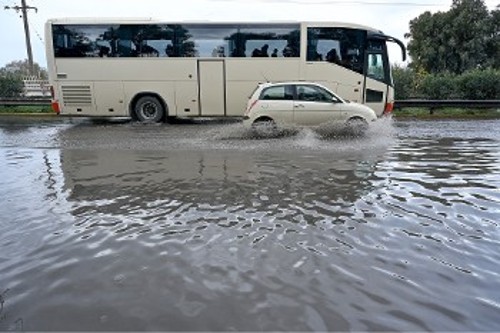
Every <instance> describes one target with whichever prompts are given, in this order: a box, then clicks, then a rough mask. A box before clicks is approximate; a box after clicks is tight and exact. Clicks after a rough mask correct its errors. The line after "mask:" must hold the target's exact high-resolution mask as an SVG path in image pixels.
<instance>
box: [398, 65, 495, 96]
mask: <svg viewBox="0 0 500 333" xmlns="http://www.w3.org/2000/svg"><path fill="white" fill-rule="evenodd" d="M393 78H394V89H395V95H396V99H397V100H404V99H409V98H422V99H472V100H484V99H500V71H499V70H495V69H475V70H472V71H468V72H465V73H463V74H461V75H455V74H450V73H440V74H428V73H425V72H415V70H413V69H411V68H402V67H397V66H395V67H393Z"/></svg>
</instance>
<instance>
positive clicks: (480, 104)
mask: <svg viewBox="0 0 500 333" xmlns="http://www.w3.org/2000/svg"><path fill="white" fill-rule="evenodd" d="M24 105H34V106H38V105H50V98H43V97H41V98H40V97H37V98H33V97H31V98H0V106H24ZM394 107H395V108H397V109H401V108H415V107H421V108H429V109H439V108H446V107H460V108H476V109H495V108H500V100H459V99H456V100H427V99H407V100H401V101H396V102H395V103H394Z"/></svg>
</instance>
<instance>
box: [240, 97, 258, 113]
mask: <svg viewBox="0 0 500 333" xmlns="http://www.w3.org/2000/svg"><path fill="white" fill-rule="evenodd" d="M258 101H259V100H258V99H256V100H255V101H253V102H252V104H250V106H249V107H248V109H246V111H245V114H244V115H245V116H248V114H249V113H250V111H251V110H252V108H253V107H254V106H255V104H257V102H258Z"/></svg>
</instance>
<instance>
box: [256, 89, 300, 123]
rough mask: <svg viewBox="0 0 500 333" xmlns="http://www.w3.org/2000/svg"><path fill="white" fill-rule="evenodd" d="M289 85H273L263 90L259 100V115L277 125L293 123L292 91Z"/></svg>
mask: <svg viewBox="0 0 500 333" xmlns="http://www.w3.org/2000/svg"><path fill="white" fill-rule="evenodd" d="M292 89H293V88H292V86H290V85H275V86H271V87H268V88H265V89H264V90H263V91H262V93H261V95H260V100H259V103H258V104H259V105H258V108H259V114H260V115H261V116H268V117H270V118H271V119H273V120H274V121H275V122H277V123H292V122H293V90H292Z"/></svg>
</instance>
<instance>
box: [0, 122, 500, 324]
mask: <svg viewBox="0 0 500 333" xmlns="http://www.w3.org/2000/svg"><path fill="white" fill-rule="evenodd" d="M499 128H500V122H499V121H434V122H423V121H406V122H403V121H394V122H391V121H385V122H380V123H379V124H376V125H375V126H373V128H371V129H370V130H369V132H368V133H367V134H366V136H364V137H357V138H356V137H349V136H347V137H345V136H341V135H336V134H335V133H333V134H332V133H330V134H328V135H325V133H319V134H318V133H317V132H314V131H311V130H296V131H295V132H293V133H285V135H280V136H278V137H275V138H272V137H271V138H269V137H268V138H259V137H255V136H253V135H252V133H249V132H248V131H245V130H244V129H243V128H242V126H241V124H239V123H220V122H209V121H206V122H205V121H199V122H192V123H186V124H170V125H141V124H134V123H129V122H125V121H115V122H92V121H90V120H86V119H61V118H56V119H55V120H54V118H49V119H44V118H16V117H4V118H0V170H1V175H2V177H0V330H13V331H16V330H19V331H22V330H26V331H30V330H38V331H46V330H51V331H54V330H65V331H69V330H79V331H91V330H99V331H127V330H135V331H137V330H175V331H184V330H189V331H196V330H204V331H206V330H209V331H226V330H245V331H262V330H264V331H271V330H273V331H276V330H278V331H292V330H293V331H297V330H298V331H339V330H341V331H347V330H355V331H359V330H361V331H366V330H370V331H373V330H391V331H393V330H398V331H409V330H411V331H458V330H461V331H463V330H468V331H499V330H500V270H499V267H500V251H499V249H500V228H499V223H500V192H499V187H500V131H498V129H499Z"/></svg>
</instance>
